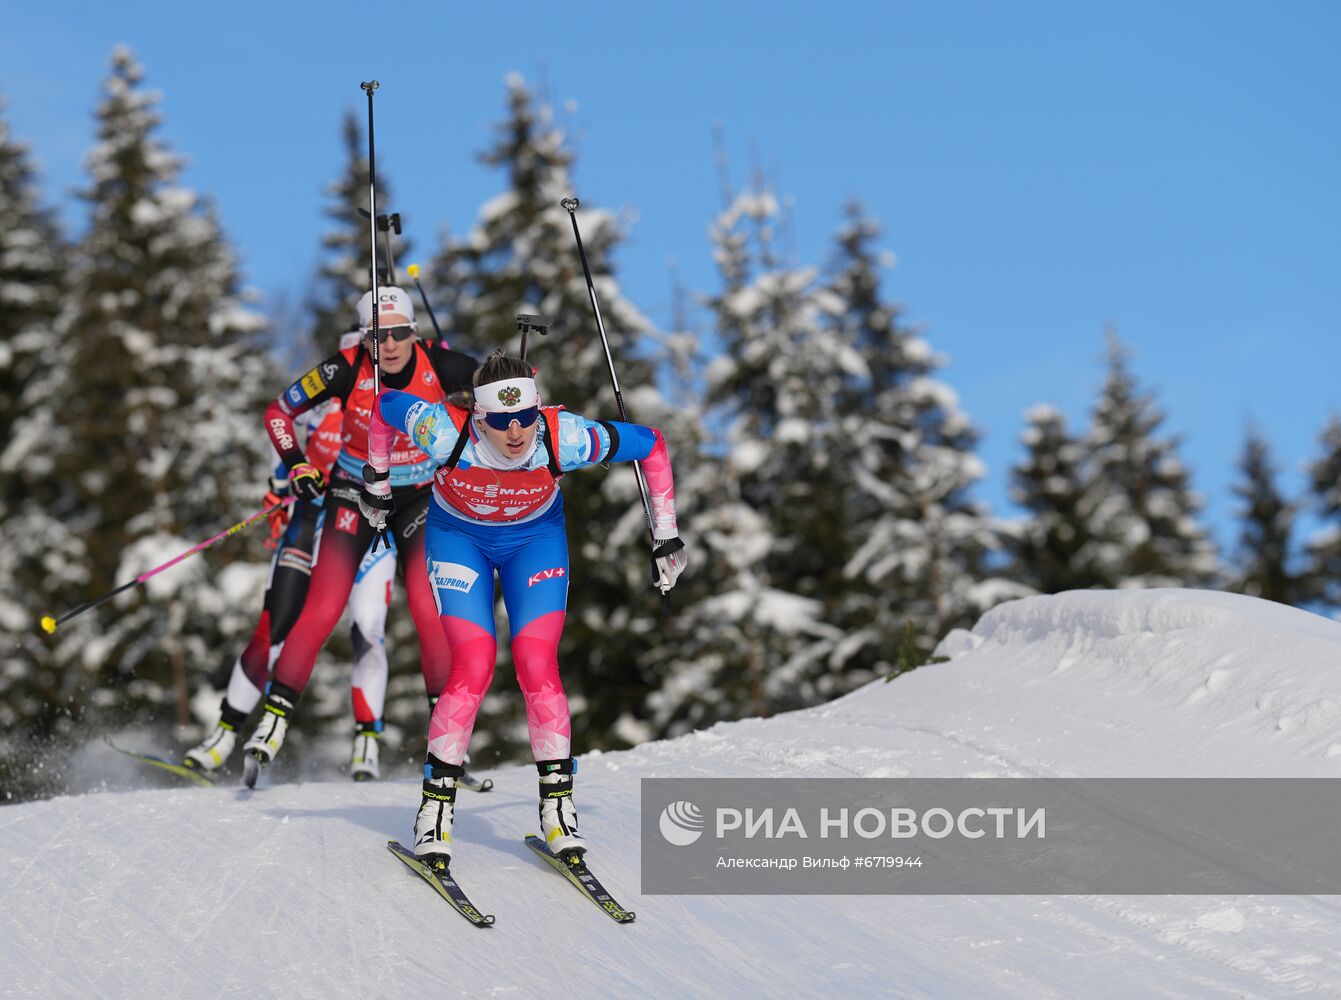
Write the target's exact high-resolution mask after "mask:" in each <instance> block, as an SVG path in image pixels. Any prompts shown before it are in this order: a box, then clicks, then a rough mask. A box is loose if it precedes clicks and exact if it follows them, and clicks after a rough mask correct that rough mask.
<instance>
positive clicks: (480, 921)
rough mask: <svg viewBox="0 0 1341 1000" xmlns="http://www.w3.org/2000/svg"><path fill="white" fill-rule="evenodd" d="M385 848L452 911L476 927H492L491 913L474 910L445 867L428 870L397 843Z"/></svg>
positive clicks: (492, 916) (393, 842) (492, 917)
mask: <svg viewBox="0 0 1341 1000" xmlns="http://www.w3.org/2000/svg"><path fill="white" fill-rule="evenodd" d="M386 846H387V850H389V851H390V852H391V853H392V854H394V855H395V856H396V857H398V858H400V860H401V861H404V862H405V865H406V867H408V868H411V869H413V870H414V872H415V873H416V874H417V875H418V876H419V877H420V878H422V879H423V880H424V881H425V882H427V883H428V884H429V885H431V886H433V888H434V889H436V890H437V891H438V894H439V895H440V896H442V898H443V899H445V900H447V902H448V903H450V904H451V907H452V909H454V910H455V911H456V912H457V913H459V914H461V916H463V917H465V918H466V919H467V920H469V921H470V922H471V923H472V924H474V925H475V926H476V927H492V926H493V925H494V915H493V914H492V913H481V912H480V911H479V910H478V909H476V908H475V904H474V903H472V902H471V901H470V898H469V897H468V896H467V895H466V894H465V891H464V890H462V888H461V886H459V885H457V882H456V879H455V878H453V877H452V873H451V872H450V871H449V870H448V869H447V867H446V866H444V867H443V868H442V869H441V870H439V869H436V868H430V867H429V866H428V865H426V864H424V862H423V861H421V860H419V859H418V858H417V857H415V856H414V852H413V851H408V850H406V849H405V848H404V847H402V846H401V845H400V843H398V842H397V841H394V840H388V841H387V842H386Z"/></svg>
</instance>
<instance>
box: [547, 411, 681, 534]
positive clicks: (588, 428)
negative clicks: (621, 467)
mask: <svg viewBox="0 0 1341 1000" xmlns="http://www.w3.org/2000/svg"><path fill="white" fill-rule="evenodd" d="M546 446H547V447H550V446H551V444H550V442H546ZM558 448H559V469H560V470H561V471H563V472H572V471H573V470H574V469H581V468H584V467H586V466H588V465H596V464H597V463H602V462H641V463H642V465H643V478H644V479H645V480H646V481H647V492H648V499H649V500H650V501H651V505H652V535H653V537H654V538H656V539H658V540H664V539H668V538H674V537H675V536H676V535H677V534H678V531H677V529H676V525H675V480H674V477H673V476H672V474H671V461H670V450H669V449H668V448H667V447H666V439H665V438H663V437H662V436H661V431H659V430H658V429H657V428H655V427H644V426H643V425H642V424H627V423H623V422H620V421H613V420H588V419H587V418H586V417H582V416H579V415H578V414H576V413H568V412H566V411H564V412H561V413H560V414H559V441H558Z"/></svg>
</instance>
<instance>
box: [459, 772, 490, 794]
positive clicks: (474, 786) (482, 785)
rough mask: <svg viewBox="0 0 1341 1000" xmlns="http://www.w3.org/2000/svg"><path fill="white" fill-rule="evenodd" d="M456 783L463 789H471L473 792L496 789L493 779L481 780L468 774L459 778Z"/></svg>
mask: <svg viewBox="0 0 1341 1000" xmlns="http://www.w3.org/2000/svg"><path fill="white" fill-rule="evenodd" d="M456 783H457V784H458V785H460V786H461V787H462V788H469V789H470V790H471V791H472V792H487V791H488V790H489V789H491V788H493V787H494V779H493V778H484V779H480V778H477V777H475V775H473V774H470V773H468V772H467V773H466V774H463V775H461V777H459V778H457V779H456Z"/></svg>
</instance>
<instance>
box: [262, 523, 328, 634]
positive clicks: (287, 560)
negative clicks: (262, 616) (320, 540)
mask: <svg viewBox="0 0 1341 1000" xmlns="http://www.w3.org/2000/svg"><path fill="white" fill-rule="evenodd" d="M320 517H321V507H319V506H318V505H317V504H315V503H313V502H312V501H310V500H300V501H298V502H297V503H295V504H294V505H293V517H291V518H290V519H289V526H288V528H287V529H286V530H285V532H284V540H283V541H282V542H281V543H280V547H279V552H278V553H277V555H276V557H275V565H274V569H273V570H272V571H271V573H270V586H269V588H268V589H267V590H266V594H265V607H266V610H267V611H268V612H270V644H271V645H272V646H279V645H281V644H282V643H283V642H284V640H285V638H286V637H287V636H288V634H289V630H290V629H291V628H293V624H294V622H296V621H297V620H298V615H299V614H300V613H301V612H302V610H303V604H304V603H305V602H306V600H307V587H308V583H309V581H310V580H311V578H312V566H313V564H314V563H315V562H316V536H317V519H318V518H320Z"/></svg>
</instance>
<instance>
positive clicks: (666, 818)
mask: <svg viewBox="0 0 1341 1000" xmlns="http://www.w3.org/2000/svg"><path fill="white" fill-rule="evenodd" d="M661 835H662V836H663V837H665V838H666V840H667V841H669V842H670V843H672V844H674V845H675V846H676V847H688V846H689V845H690V844H692V843H693V842H694V841H696V840H698V838H699V837H701V836H703V810H702V809H700V808H699V807H698V806H696V805H694V803H692V802H689V801H687V800H684V799H681V800H680V801H679V802H672V803H671V804H670V805H668V806H667V807H666V808H665V809H663V810H661Z"/></svg>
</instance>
